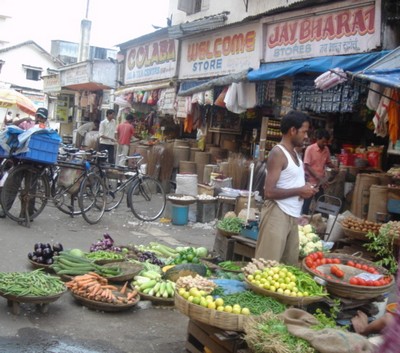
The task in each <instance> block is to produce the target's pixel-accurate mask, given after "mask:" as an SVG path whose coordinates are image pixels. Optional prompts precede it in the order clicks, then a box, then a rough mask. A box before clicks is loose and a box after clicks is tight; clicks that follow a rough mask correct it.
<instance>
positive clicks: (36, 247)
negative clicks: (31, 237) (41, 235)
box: [33, 243, 42, 251]
mask: <svg viewBox="0 0 400 353" xmlns="http://www.w3.org/2000/svg"><path fill="white" fill-rule="evenodd" d="M41 248H42V243H36V244H35V245H34V246H33V249H34V250H35V251H36V250H37V249H41Z"/></svg>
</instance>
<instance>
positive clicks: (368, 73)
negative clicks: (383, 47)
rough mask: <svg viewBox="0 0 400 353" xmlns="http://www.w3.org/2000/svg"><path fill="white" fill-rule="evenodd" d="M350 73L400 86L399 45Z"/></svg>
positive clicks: (385, 84)
mask: <svg viewBox="0 0 400 353" xmlns="http://www.w3.org/2000/svg"><path fill="white" fill-rule="evenodd" d="M352 75H353V76H354V77H358V78H361V79H364V80H368V81H372V82H375V83H378V84H381V85H384V86H389V87H396V88H400V47H398V48H396V49H394V50H392V51H391V52H389V54H387V55H385V56H384V57H382V58H381V59H379V60H377V61H376V62H374V63H373V64H372V65H369V66H368V67H367V68H365V69H363V70H362V71H361V72H355V73H353V74H352Z"/></svg>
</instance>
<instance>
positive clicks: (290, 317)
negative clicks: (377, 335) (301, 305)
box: [279, 308, 374, 353]
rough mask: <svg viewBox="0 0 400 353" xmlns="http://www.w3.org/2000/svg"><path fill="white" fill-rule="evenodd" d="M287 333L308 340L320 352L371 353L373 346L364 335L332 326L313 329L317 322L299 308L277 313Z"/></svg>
mask: <svg viewBox="0 0 400 353" xmlns="http://www.w3.org/2000/svg"><path fill="white" fill-rule="evenodd" d="M279 317H280V318H281V319H283V321H284V323H285V325H286V327H287V329H288V331H289V333H291V334H292V335H294V336H296V337H300V338H303V339H305V340H306V341H308V342H309V343H310V344H311V345H312V346H313V347H314V348H315V349H316V350H317V351H318V352H320V353H373V352H374V347H373V346H372V344H371V343H370V342H369V341H368V339H367V338H366V337H363V336H361V335H359V334H357V333H352V332H345V331H343V330H338V329H334V328H326V329H322V330H318V331H316V330H314V329H312V328H310V326H313V325H316V324H318V320H317V319H316V318H315V317H314V316H313V315H311V314H309V313H307V312H306V311H304V310H300V309H295V308H291V309H287V310H286V311H285V312H283V313H282V314H280V315H279Z"/></svg>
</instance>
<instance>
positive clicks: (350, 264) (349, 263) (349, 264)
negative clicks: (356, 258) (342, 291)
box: [347, 260, 355, 267]
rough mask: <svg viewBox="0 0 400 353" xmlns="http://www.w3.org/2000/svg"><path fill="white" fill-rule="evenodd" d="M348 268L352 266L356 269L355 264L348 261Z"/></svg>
mask: <svg viewBox="0 0 400 353" xmlns="http://www.w3.org/2000/svg"><path fill="white" fill-rule="evenodd" d="M347 266H351V267H354V266H355V263H354V262H353V261H351V260H350V261H347Z"/></svg>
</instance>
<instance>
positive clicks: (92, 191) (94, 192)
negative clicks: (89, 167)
mask: <svg viewBox="0 0 400 353" xmlns="http://www.w3.org/2000/svg"><path fill="white" fill-rule="evenodd" d="M104 191H105V187H104V183H103V179H101V177H100V176H99V175H97V174H94V173H90V174H88V175H87V176H86V177H85V179H84V180H83V181H82V184H81V186H80V190H79V194H78V202H79V207H80V209H81V211H82V217H83V218H84V219H85V221H86V222H88V223H90V224H96V223H97V222H99V221H100V219H101V217H102V216H103V214H104V210H105V208H106V193H105V192H104Z"/></svg>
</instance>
